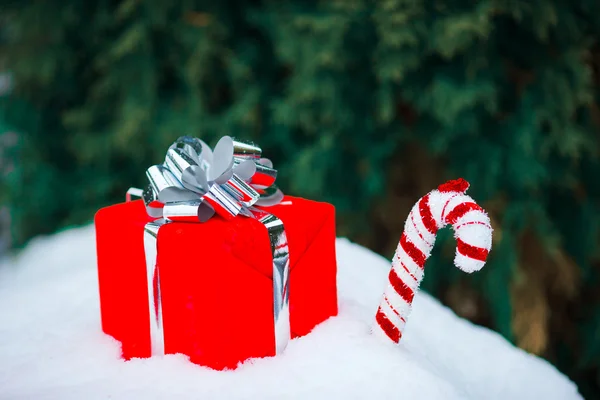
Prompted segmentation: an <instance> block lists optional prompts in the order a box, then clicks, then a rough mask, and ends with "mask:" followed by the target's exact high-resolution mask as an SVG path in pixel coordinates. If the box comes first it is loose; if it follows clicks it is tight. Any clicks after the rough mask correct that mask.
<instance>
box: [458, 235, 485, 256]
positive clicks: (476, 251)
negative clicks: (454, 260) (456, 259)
mask: <svg viewBox="0 0 600 400" xmlns="http://www.w3.org/2000/svg"><path fill="white" fill-rule="evenodd" d="M456 248H457V249H458V252H459V253H460V254H462V255H463V256H465V257H469V258H472V259H474V260H478V261H485V260H486V259H487V256H488V253H489V252H488V251H487V250H486V249H483V248H481V247H476V246H471V245H470V244H468V243H465V242H463V241H462V240H460V238H456Z"/></svg>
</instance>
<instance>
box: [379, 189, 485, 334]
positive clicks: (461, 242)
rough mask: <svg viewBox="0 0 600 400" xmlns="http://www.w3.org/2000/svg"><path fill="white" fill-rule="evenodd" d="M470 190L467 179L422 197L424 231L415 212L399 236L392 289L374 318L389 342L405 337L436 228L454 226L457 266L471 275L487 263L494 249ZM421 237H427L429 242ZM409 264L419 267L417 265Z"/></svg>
mask: <svg viewBox="0 0 600 400" xmlns="http://www.w3.org/2000/svg"><path fill="white" fill-rule="evenodd" d="M468 187H469V184H468V182H467V181H465V180H464V179H457V180H454V181H450V182H447V183H445V184H443V185H440V186H439V187H438V190H434V191H432V192H430V193H428V194H427V195H426V196H423V197H422V198H421V199H420V200H419V201H418V202H417V204H416V207H418V213H419V214H420V220H421V222H422V223H423V226H420V222H419V221H418V220H417V221H415V218H418V217H416V215H415V214H416V213H417V209H416V208H414V207H413V210H411V212H410V214H409V217H408V218H407V221H406V224H405V229H406V230H405V232H403V233H402V236H401V237H400V241H399V243H398V248H397V249H396V259H395V260H394V264H393V267H392V269H391V270H390V273H389V275H388V283H389V284H388V285H387V286H386V289H385V292H384V294H383V299H382V302H381V304H380V306H379V308H378V310H377V314H376V316H375V320H376V322H377V324H376V325H375V327H374V329H378V330H381V331H382V332H383V334H384V335H383V337H387V338H389V340H391V341H392V342H394V343H398V342H399V341H400V338H402V331H403V329H404V326H405V322H406V321H407V317H408V315H409V314H410V310H411V305H412V302H413V300H414V297H415V294H416V291H417V289H418V287H419V283H420V281H421V279H422V277H423V270H424V266H425V261H426V260H427V258H428V257H429V252H430V251H431V247H432V245H431V244H429V241H430V242H431V243H433V241H434V240H435V237H433V239H432V238H431V237H430V236H429V234H432V235H435V234H436V233H437V230H438V228H441V227H444V226H446V225H448V224H451V225H452V228H453V229H454V231H455V237H456V250H457V254H456V257H455V259H454V263H455V265H456V266H457V267H459V268H460V269H462V270H463V271H466V272H473V271H476V270H478V269H481V268H482V267H483V265H484V263H485V261H486V259H487V256H488V254H489V252H490V248H491V244H492V228H491V226H490V220H489V218H488V216H487V214H486V213H485V211H484V210H483V209H482V208H481V207H480V206H479V205H477V203H475V202H474V201H473V199H471V198H470V197H469V196H467V195H466V194H465V191H466V190H467V188H468ZM459 196H462V197H459ZM453 200H454V201H453ZM447 208H450V209H449V210H448V215H446V209H447ZM408 219H410V222H409V221H408ZM459 220H460V223H458V221H459ZM410 223H412V225H410ZM417 223H419V224H417ZM467 225H470V226H469V227H468V228H464V229H461V230H460V232H459V228H461V227H464V226H467ZM425 229H426V230H427V231H428V233H426V232H425ZM423 235H426V236H427V237H428V238H429V241H428V240H426V239H425V237H424V236H423ZM419 239H420V240H419ZM417 246H418V247H417ZM409 259H410V260H409ZM411 261H412V262H414V264H416V266H413V265H412V263H411ZM405 263H408V265H409V266H410V267H411V268H412V270H413V271H414V273H411V270H410V269H409V268H408V267H407V266H406V265H405ZM398 264H399V265H398ZM400 266H402V268H403V269H404V270H402V269H401V268H400ZM405 272H406V273H405ZM407 275H408V276H410V279H414V280H415V282H414V283H416V285H414V284H413V282H409V283H410V284H411V285H410V286H409V285H407V284H406V282H405V280H407V279H409V278H408V276H407ZM386 313H387V314H386ZM388 316H389V318H388ZM395 316H397V317H398V319H396V317H395Z"/></svg>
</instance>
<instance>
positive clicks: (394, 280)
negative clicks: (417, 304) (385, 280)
mask: <svg viewBox="0 0 600 400" xmlns="http://www.w3.org/2000/svg"><path fill="white" fill-rule="evenodd" d="M389 280H390V284H391V285H392V286H393V288H394V290H396V293H398V294H399V295H400V297H402V298H403V299H404V301H406V302H407V303H408V304H410V303H412V301H413V298H414V297H415V293H414V292H413V291H412V289H411V288H410V287H408V285H407V284H406V283H404V281H403V280H402V279H400V277H399V276H398V274H396V271H394V269H393V268H392V269H391V270H390V275H389Z"/></svg>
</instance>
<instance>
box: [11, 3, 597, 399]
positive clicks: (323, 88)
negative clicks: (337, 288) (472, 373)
mask: <svg viewBox="0 0 600 400" xmlns="http://www.w3.org/2000/svg"><path fill="white" fill-rule="evenodd" d="M0 15H2V17H1V18H0V31H1V34H0V69H1V68H2V66H3V65H4V64H3V63H6V65H7V66H6V68H7V71H9V72H10V73H11V74H12V76H13V78H14V82H15V87H14V91H13V92H12V93H11V94H9V95H6V94H5V95H4V96H0V128H1V129H2V130H7V131H15V132H17V133H18V138H19V140H18V143H17V145H16V146H13V147H11V148H9V149H7V150H5V154H4V156H3V158H0V159H8V160H11V163H12V164H14V169H13V170H12V171H11V172H10V173H8V174H6V173H5V174H4V179H3V181H2V182H0V189H2V191H3V194H1V195H0V201H3V202H5V204H7V205H8V206H9V208H10V210H11V214H12V229H13V237H14V240H15V243H16V244H18V245H22V244H23V243H25V242H26V241H27V240H28V239H29V238H31V237H33V236H34V235H36V234H44V233H50V232H52V231H55V230H56V229H59V228H62V227H65V226H69V225H72V224H80V223H85V222H88V221H90V219H91V218H92V215H93V213H94V211H95V210H97V209H98V208H99V207H101V206H104V205H108V204H111V203H114V202H118V201H121V200H122V199H123V194H124V192H125V190H126V189H127V188H128V187H129V186H132V185H133V186H140V185H143V184H144V182H145V177H144V173H145V169H146V168H147V167H148V166H150V165H152V164H155V163H157V162H160V161H161V159H162V158H163V157H164V152H165V149H166V148H167V147H168V145H169V144H170V143H171V142H172V141H173V140H174V139H176V138H177V137H178V136H180V135H182V134H190V135H197V136H200V137H202V138H203V139H205V140H206V141H207V142H208V143H210V144H213V145H214V143H215V142H216V139H217V138H218V137H220V136H222V135H226V134H227V135H232V136H237V137H240V138H245V139H252V140H255V141H256V142H257V143H259V144H260V145H261V146H262V147H263V149H264V151H265V154H267V155H268V156H269V157H270V158H271V159H273V161H274V163H275V165H276V167H277V168H278V170H279V171H280V175H279V177H278V181H279V182H280V186H281V187H282V188H284V190H285V192H287V193H290V194H295V195H301V196H304V197H308V198H314V199H321V200H325V201H329V202H332V203H334V204H335V205H336V207H337V210H338V219H339V224H338V234H339V235H348V236H350V237H351V238H352V239H354V240H357V241H359V242H361V243H363V244H366V245H368V246H369V247H371V248H373V249H375V250H376V251H378V252H380V253H381V254H383V255H385V256H386V257H391V254H392V252H393V248H394V247H395V244H396V241H397V239H398V237H399V235H400V233H401V231H402V225H403V222H404V218H405V216H406V215H407V213H408V211H409V209H410V207H411V205H412V204H413V203H414V202H415V201H416V200H417V199H418V197H420V196H421V195H423V194H425V193H426V192H427V191H429V190H431V189H432V188H433V187H435V186H437V184H439V183H441V182H442V181H443V180H444V179H447V178H453V177H457V176H462V177H464V178H466V179H467V180H469V181H470V182H471V185H472V186H471V189H470V191H469V194H471V195H472V196H473V197H474V198H476V199H477V200H478V202H480V204H482V205H483V206H484V208H486V209H487V210H488V211H489V212H490V216H491V218H492V222H493V226H494V228H495V242H494V247H493V251H492V253H491V258H490V261H489V264H488V266H487V267H486V268H485V269H484V270H483V271H482V272H481V273H478V274H474V275H473V276H465V275H464V274H461V273H460V272H459V271H456V269H454V268H449V267H448V266H449V264H450V259H451V257H452V255H453V246H454V244H453V241H452V240H451V232H448V231H445V232H443V234H442V235H441V236H440V238H439V241H438V245H437V246H436V248H435V250H434V257H433V258H432V259H431V260H430V264H429V265H428V267H427V269H428V271H427V274H426V278H425V283H424V286H425V289H427V290H429V291H430V292H431V293H433V294H435V295H437V296H438V297H440V298H441V299H442V300H443V301H445V302H446V303H447V304H449V305H450V306H452V307H453V308H454V309H455V310H456V311H457V312H458V313H459V314H461V315H463V316H465V317H467V318H470V319H472V320H474V321H477V322H479V323H482V324H486V325H488V326H491V327H492V328H494V329H496V330H498V331H499V332H500V333H502V334H503V335H504V336H505V337H506V338H508V339H509V340H511V341H513V342H515V343H517V344H518V345H519V346H521V347H523V348H525V349H526V350H528V351H531V352H534V353H536V354H540V355H543V356H545V357H547V358H548V359H549V360H551V361H552V362H554V363H555V364H556V365H557V366H558V367H559V368H560V369H561V370H563V371H564V372H566V373H567V374H569V375H570V376H571V377H572V378H573V379H575V380H576V381H577V383H578V384H579V385H580V390H581V391H582V393H584V394H585V395H587V396H599V395H600V380H599V378H598V376H600V375H599V374H600V341H599V340H598V338H599V337H600V297H599V296H598V292H597V290H596V288H597V287H598V284H600V274H599V273H600V268H599V258H598V256H599V254H598V253H599V252H598V250H597V248H598V228H599V227H600V209H599V208H600V202H599V200H600V183H599V182H598V178H597V177H598V176H599V174H600V163H599V150H600V136H599V134H598V132H599V131H598V126H599V123H600V114H599V112H598V100H599V95H600V91H599V90H598V88H599V86H598V79H599V75H598V73H599V72H600V47H599V46H600V44H599V42H598V40H599V39H600V17H598V16H600V3H599V2H597V1H595V0H579V1H562V0H534V1H510V0H503V1H501V0H483V1H467V0H439V1H431V2H430V1H417V0H379V1H376V2H375V1H367V0H344V1H341V0H339V1H334V0H329V1H320V2H319V1H307V0H302V1H300V0H286V1H276V0H270V1H269V0H254V1H251V0H245V1H244V0H238V1H236V0H222V1H207V0H206V1H202V0H173V1H153V0H148V1H141V0H122V1H117V0H112V1H108V0H62V1H56V0H55V1H50V0H48V1H43V2H27V1H21V2H5V4H4V5H0ZM1 167H2V166H1V165H0V168H1ZM490 362H493V360H490Z"/></svg>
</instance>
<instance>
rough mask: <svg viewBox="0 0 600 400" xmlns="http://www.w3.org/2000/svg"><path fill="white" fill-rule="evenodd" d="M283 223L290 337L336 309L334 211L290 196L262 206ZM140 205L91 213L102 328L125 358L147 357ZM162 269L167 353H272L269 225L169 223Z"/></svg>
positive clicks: (222, 362) (218, 360) (224, 360)
mask: <svg viewBox="0 0 600 400" xmlns="http://www.w3.org/2000/svg"><path fill="white" fill-rule="evenodd" d="M265 210H266V211H268V212H269V213H271V214H274V215H275V216H277V217H278V218H279V219H280V220H281V221H282V222H283V225H284V228H285V232H286V236H287V240H288V245H289V256H290V278H289V312H290V315H289V319H290V330H291V336H292V338H293V337H298V336H303V335H306V334H308V333H309V332H310V331H311V330H312V329H313V328H314V327H315V326H316V325H317V324H319V323H321V322H323V321H325V320H326V319H327V318H329V317H331V316H334V315H336V314H337V289H336V258H335V209H334V207H333V206H332V205H330V204H327V203H320V202H315V201H310V200H305V199H301V198H297V197H290V196H287V197H285V198H284V201H283V202H281V203H280V204H278V205H276V206H272V207H268V208H265ZM151 220H152V219H151V218H149V217H148V215H147V213H146V209H145V207H144V203H143V202H142V201H133V202H128V203H122V204H117V205H113V206H110V207H106V208H103V209H101V210H100V211H98V213H97V214H96V218H95V224H96V240H97V256H98V278H99V290H100V306H101V318H102V329H103V331H104V332H105V333H107V334H109V335H111V336H113V337H114V338H116V339H117V340H119V341H120V342H121V344H122V355H123V357H124V358H125V359H130V358H134V357H150V356H151V355H152V354H151V352H152V350H151V336H150V329H151V320H150V312H149V308H150V306H149V295H148V278H147V272H146V255H145V251H144V227H145V225H146V223H148V222H150V221H151ZM156 263H157V268H158V270H159V271H160V275H159V276H160V283H159V285H160V298H161V307H162V324H163V334H164V352H165V353H166V354H175V353H182V354H186V355H188V356H189V357H190V360H191V361H192V362H194V363H197V364H200V365H204V366H208V367H211V368H214V369H225V368H235V367H236V366H237V365H238V364H239V363H240V362H241V361H244V360H246V359H248V358H255V357H267V356H273V355H275V332H274V329H275V326H274V325H275V322H274V318H273V309H274V304H273V269H272V263H273V260H272V252H271V248H270V242H269V236H268V233H267V230H266V228H265V226H264V225H263V224H261V223H260V222H259V221H257V220H255V219H253V218H246V217H241V216H238V217H236V218H234V219H232V220H229V221H226V220H224V219H223V218H219V217H214V218H211V219H210V220H209V221H207V222H205V223H182V222H174V223H170V224H166V225H163V226H162V227H161V228H160V229H159V231H158V237H157V259H156Z"/></svg>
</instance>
